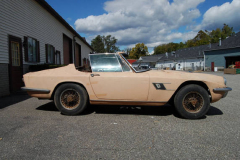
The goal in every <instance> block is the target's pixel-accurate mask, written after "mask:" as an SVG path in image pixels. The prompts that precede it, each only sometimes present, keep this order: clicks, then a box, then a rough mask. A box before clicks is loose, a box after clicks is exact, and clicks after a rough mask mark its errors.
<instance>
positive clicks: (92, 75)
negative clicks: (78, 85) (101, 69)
mask: <svg viewBox="0 0 240 160" xmlns="http://www.w3.org/2000/svg"><path fill="white" fill-rule="evenodd" d="M94 76H100V74H91V77H94Z"/></svg>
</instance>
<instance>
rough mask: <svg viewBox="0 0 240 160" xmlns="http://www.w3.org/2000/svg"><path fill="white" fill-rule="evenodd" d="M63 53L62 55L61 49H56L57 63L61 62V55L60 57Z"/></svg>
mask: <svg viewBox="0 0 240 160" xmlns="http://www.w3.org/2000/svg"><path fill="white" fill-rule="evenodd" d="M60 56H61V55H60V51H58V50H57V51H56V54H55V59H56V60H55V62H56V64H61V57H60Z"/></svg>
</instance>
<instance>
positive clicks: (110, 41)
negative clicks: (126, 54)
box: [103, 35, 119, 53]
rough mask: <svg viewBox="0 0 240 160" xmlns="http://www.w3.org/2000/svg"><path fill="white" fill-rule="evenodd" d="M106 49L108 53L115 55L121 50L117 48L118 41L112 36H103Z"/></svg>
mask: <svg viewBox="0 0 240 160" xmlns="http://www.w3.org/2000/svg"><path fill="white" fill-rule="evenodd" d="M103 42H104V48H105V52H107V53H115V52H117V51H119V48H118V47H117V46H116V43H117V39H116V38H115V37H112V36H111V35H108V36H106V37H105V36H103Z"/></svg>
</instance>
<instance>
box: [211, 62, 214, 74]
mask: <svg viewBox="0 0 240 160" xmlns="http://www.w3.org/2000/svg"><path fill="white" fill-rule="evenodd" d="M211 71H212V72H214V62H212V63H211Z"/></svg>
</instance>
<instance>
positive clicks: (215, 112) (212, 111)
mask: <svg viewBox="0 0 240 160" xmlns="http://www.w3.org/2000/svg"><path fill="white" fill-rule="evenodd" d="M206 115H207V116H216V115H223V112H222V111H221V110H220V109H219V108H216V107H213V106H211V107H210V109H209V111H208V112H207V114H206Z"/></svg>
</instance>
